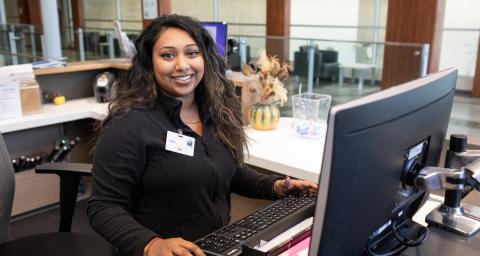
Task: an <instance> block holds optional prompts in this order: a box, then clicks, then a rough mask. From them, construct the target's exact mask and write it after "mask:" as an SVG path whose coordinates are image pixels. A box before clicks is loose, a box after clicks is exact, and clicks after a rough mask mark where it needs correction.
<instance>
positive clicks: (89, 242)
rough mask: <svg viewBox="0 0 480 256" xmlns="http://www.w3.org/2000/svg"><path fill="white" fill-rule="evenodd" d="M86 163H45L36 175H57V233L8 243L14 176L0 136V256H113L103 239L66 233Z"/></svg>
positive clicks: (87, 173)
mask: <svg viewBox="0 0 480 256" xmlns="http://www.w3.org/2000/svg"><path fill="white" fill-rule="evenodd" d="M90 170H91V165H90V164H73V163H47V164H42V165H40V166H38V167H37V168H36V170H35V172H36V173H50V174H57V175H58V176H60V226H59V232H55V233H44V234H38V235H32V236H27V237H22V238H18V239H14V240H8V237H9V233H10V216H11V211H12V205H13V195H14V192H15V174H14V171H13V167H12V164H11V162H10V156H9V154H8V151H7V147H6V145H5V142H4V140H3V136H2V135H1V133H0V255H2V256H10V255H12V256H13V255H15V256H31V255H37V256H43V255H45V256H47V255H48V256H63V255H69V256H86V255H113V254H114V249H113V247H112V246H111V245H110V244H109V243H108V242H107V241H105V240H104V239H103V238H101V237H98V236H95V235H91V234H80V233H73V232H70V229H71V225H72V217H73V212H74V210H75V202H76V199H77V192H78V185H79V182H80V177H81V176H90V175H91V171H90Z"/></svg>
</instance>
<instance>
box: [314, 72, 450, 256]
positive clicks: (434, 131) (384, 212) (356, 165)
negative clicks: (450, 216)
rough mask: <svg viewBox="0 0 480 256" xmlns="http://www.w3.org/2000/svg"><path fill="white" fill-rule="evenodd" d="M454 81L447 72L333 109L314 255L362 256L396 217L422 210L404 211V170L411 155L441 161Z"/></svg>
mask: <svg viewBox="0 0 480 256" xmlns="http://www.w3.org/2000/svg"><path fill="white" fill-rule="evenodd" d="M456 79H457V70H455V69H447V70H445V71H441V72H438V73H435V74H431V75H428V76H426V77H423V78H420V79H417V80H414V81H411V82H408V83H405V84H402V85H399V86H395V87H392V88H389V89H386V90H383V91H380V92H378V93H375V94H371V95H369V96H366V97H363V98H360V99H358V100H354V101H351V102H348V103H346V104H343V105H339V106H335V107H333V108H332V109H331V111H330V115H329V121H328V128H327V137H326V142H325V150H324V155H323V162H322V169H321V173H320V178H319V191H318V194H317V204H316V209H315V219H314V225H313V229H312V238H311V242H310V250H309V255H310V256H316V255H363V254H364V253H365V251H366V248H367V244H368V241H369V239H370V238H371V237H372V236H373V235H375V234H378V233H379V232H383V231H382V230H385V229H388V228H389V226H391V223H392V219H394V218H396V217H400V216H401V215H402V214H403V215H408V216H405V217H407V218H409V217H410V218H411V216H410V215H413V213H412V212H414V211H416V210H417V208H414V209H408V208H400V209H399V204H400V203H399V200H398V197H399V191H400V190H401V188H402V186H403V184H402V182H401V180H403V178H404V169H405V166H406V163H407V162H409V161H410V159H411V156H412V152H416V153H415V156H416V157H417V158H418V159H419V160H418V161H419V164H422V165H429V166H437V165H438V161H439V157H440V154H441V148H442V143H443V141H444V139H445V135H446V131H447V126H448V122H449V119H450V112H451V108H452V104H453V96H454V91H455V84H456ZM409 166H411V165H409ZM425 194H426V193H423V194H422V195H423V197H424V196H425ZM417 207H418V205H417Z"/></svg>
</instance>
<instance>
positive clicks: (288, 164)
mask: <svg viewBox="0 0 480 256" xmlns="http://www.w3.org/2000/svg"><path fill="white" fill-rule="evenodd" d="M246 132H247V135H248V137H249V138H250V144H249V147H248V149H249V151H250V152H249V153H250V156H249V157H248V158H247V159H246V162H247V163H248V164H251V165H254V166H259V167H262V168H264V169H268V170H272V171H274V172H277V173H281V174H284V175H289V176H291V177H296V178H302V179H306V180H310V181H314V182H318V178H319V175H320V169H321V165H322V157H323V148H324V143H325V136H321V139H317V140H309V139H302V138H299V137H297V135H296V134H295V131H294V130H293V127H292V118H288V117H282V118H280V122H279V123H278V126H277V128H276V129H274V130H272V131H259V130H255V129H253V128H250V127H249V128H247V131H246Z"/></svg>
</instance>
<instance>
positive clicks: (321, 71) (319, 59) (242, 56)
mask: <svg viewBox="0 0 480 256" xmlns="http://www.w3.org/2000/svg"><path fill="white" fill-rule="evenodd" d="M230 45H234V48H233V49H231V51H230V54H229V55H228V56H229V59H228V62H229V64H230V66H231V67H232V70H234V71H240V70H241V66H242V64H243V63H252V64H255V62H256V60H257V59H258V57H259V52H260V50H261V49H266V50H267V54H268V55H269V56H271V55H276V56H277V57H278V58H279V59H280V60H281V61H283V62H285V63H288V64H289V66H290V71H291V72H290V77H289V79H288V80H286V81H285V82H284V84H285V87H286V88H287V90H288V95H289V97H291V95H294V94H298V93H299V92H300V91H301V92H315V93H321V94H328V95H331V96H332V104H333V105H336V104H339V103H344V102H347V101H350V100H352V99H355V98H358V97H361V96H364V95H366V94H370V93H373V92H376V91H379V90H380V89H381V85H382V83H384V81H383V79H384V78H385V79H387V80H386V81H387V82H388V83H389V84H390V85H395V84H399V83H401V82H404V81H408V80H412V79H415V78H418V77H421V76H423V75H425V74H426V64H427V60H428V45H424V44H404V43H393V42H386V43H375V42H368V41H348V40H343V41H342V40H319V39H311V38H294V37H274V36H267V37H265V36H251V35H232V36H231V37H230ZM374 49H375V50H374ZM384 56H388V58H384ZM384 59H385V60H386V63H384ZM400 73H402V74H403V76H401V77H398V74H400ZM400 81H401V82H400ZM281 111H282V116H291V104H290V103H287V104H286V105H285V106H284V107H282V108H281Z"/></svg>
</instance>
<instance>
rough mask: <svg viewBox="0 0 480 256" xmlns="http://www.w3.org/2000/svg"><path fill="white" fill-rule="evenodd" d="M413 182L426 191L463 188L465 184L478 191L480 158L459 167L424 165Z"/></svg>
mask: <svg viewBox="0 0 480 256" xmlns="http://www.w3.org/2000/svg"><path fill="white" fill-rule="evenodd" d="M414 184H415V186H416V187H417V188H419V189H424V190H426V191H432V190H439V189H447V190H463V189H465V187H466V186H472V187H474V188H475V189H477V190H479V191H480V158H478V159H477V160H475V161H473V162H472V163H470V164H468V165H467V166H465V167H461V168H460V169H452V168H441V167H430V166H428V167H425V168H423V169H421V170H420V172H419V173H418V175H417V177H416V178H415V180H414Z"/></svg>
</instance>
